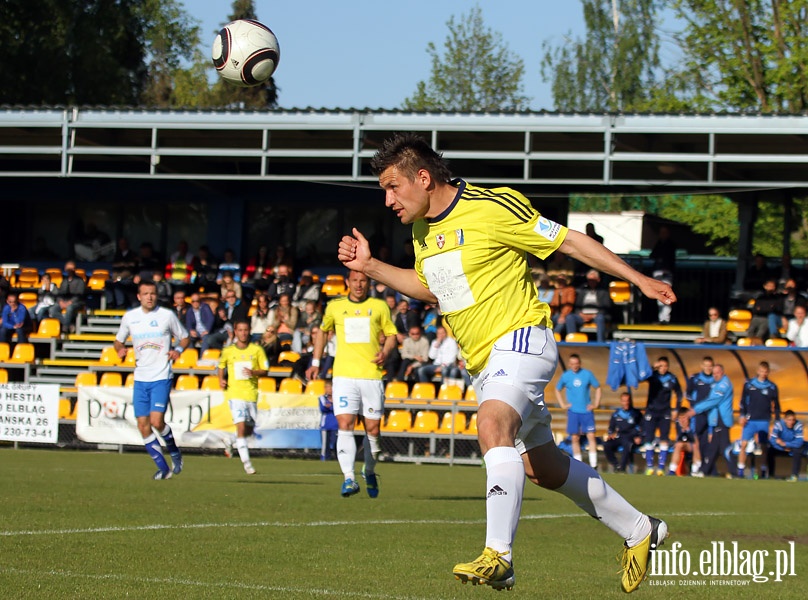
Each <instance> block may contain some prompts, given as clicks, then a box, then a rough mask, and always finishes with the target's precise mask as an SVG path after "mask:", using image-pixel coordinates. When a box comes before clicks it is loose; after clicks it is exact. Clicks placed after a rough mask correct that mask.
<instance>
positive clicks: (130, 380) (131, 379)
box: [123, 373, 135, 388]
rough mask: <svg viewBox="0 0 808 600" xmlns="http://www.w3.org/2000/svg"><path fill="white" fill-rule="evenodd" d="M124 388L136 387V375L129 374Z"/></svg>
mask: <svg viewBox="0 0 808 600" xmlns="http://www.w3.org/2000/svg"><path fill="white" fill-rule="evenodd" d="M123 387H125V388H133V387H135V374H134V373H129V374H127V376H126V381H124V382H123Z"/></svg>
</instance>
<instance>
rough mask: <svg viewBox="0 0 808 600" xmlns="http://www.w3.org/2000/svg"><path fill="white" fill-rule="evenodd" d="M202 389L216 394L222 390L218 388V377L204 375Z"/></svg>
mask: <svg viewBox="0 0 808 600" xmlns="http://www.w3.org/2000/svg"><path fill="white" fill-rule="evenodd" d="M202 389H203V390H205V391H208V392H218V391H219V390H221V389H222V388H221V387H219V376H218V375H205V376H204V377H203V378H202Z"/></svg>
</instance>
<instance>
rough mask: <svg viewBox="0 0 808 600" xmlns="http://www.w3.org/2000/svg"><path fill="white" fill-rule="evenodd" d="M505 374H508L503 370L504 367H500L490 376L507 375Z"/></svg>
mask: <svg viewBox="0 0 808 600" xmlns="http://www.w3.org/2000/svg"><path fill="white" fill-rule="evenodd" d="M507 376H508V374H507V373H506V372H505V369H500V370H499V371H497V372H496V373H494V374H493V375H491V377H507Z"/></svg>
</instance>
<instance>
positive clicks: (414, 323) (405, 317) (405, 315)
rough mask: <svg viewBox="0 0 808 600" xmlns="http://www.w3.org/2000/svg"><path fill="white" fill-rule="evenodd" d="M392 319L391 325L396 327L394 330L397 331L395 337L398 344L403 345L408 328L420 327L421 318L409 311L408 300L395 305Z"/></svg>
mask: <svg viewBox="0 0 808 600" xmlns="http://www.w3.org/2000/svg"><path fill="white" fill-rule="evenodd" d="M392 318H393V323H394V324H395V326H396V330H397V331H398V333H397V337H398V343H399V344H403V343H404V340H405V339H406V338H407V332H408V331H409V330H410V327H420V326H421V318H420V316H419V315H418V313H417V312H415V311H414V310H411V309H410V303H409V301H408V300H401V301H399V303H398V304H397V305H396V314H395V315H392Z"/></svg>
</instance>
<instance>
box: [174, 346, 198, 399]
mask: <svg viewBox="0 0 808 600" xmlns="http://www.w3.org/2000/svg"><path fill="white" fill-rule="evenodd" d="M197 361H199V350H197V349H196V348H186V349H185V350H183V351H182V354H180V357H179V358H178V359H177V360H175V361H174V368H175V369H193V368H194V367H195V366H196V363H197ZM195 389H196V388H195Z"/></svg>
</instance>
